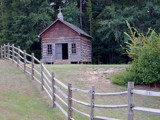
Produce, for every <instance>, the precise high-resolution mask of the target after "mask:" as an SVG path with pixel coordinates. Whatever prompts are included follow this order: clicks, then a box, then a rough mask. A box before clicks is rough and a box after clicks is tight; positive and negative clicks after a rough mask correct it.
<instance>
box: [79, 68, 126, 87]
mask: <svg viewBox="0 0 160 120" xmlns="http://www.w3.org/2000/svg"><path fill="white" fill-rule="evenodd" d="M123 71H125V68H109V69H104V68H87V70H86V72H85V73H83V74H84V76H85V79H84V78H79V80H80V81H87V82H89V83H88V84H87V83H86V85H85V86H86V87H90V86H92V85H95V84H96V83H98V82H101V83H102V84H111V80H110V79H109V78H107V77H106V76H110V75H113V74H114V73H120V72H123Z"/></svg>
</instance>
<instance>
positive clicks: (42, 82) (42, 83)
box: [41, 60, 44, 91]
mask: <svg viewBox="0 0 160 120" xmlns="http://www.w3.org/2000/svg"><path fill="white" fill-rule="evenodd" d="M42 64H43V60H41V89H42V91H43V90H44V88H43V85H44V81H43V65H42Z"/></svg>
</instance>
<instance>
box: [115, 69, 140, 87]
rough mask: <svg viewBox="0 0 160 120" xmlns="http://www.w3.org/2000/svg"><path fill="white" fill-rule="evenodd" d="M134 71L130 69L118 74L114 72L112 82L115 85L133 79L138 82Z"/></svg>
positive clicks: (126, 82)
mask: <svg viewBox="0 0 160 120" xmlns="http://www.w3.org/2000/svg"><path fill="white" fill-rule="evenodd" d="M137 77H138V76H136V73H134V72H131V71H128V70H127V71H126V72H121V73H119V74H114V76H113V79H112V82H113V83H114V84H117V85H127V84H128V82H131V81H134V82H135V84H138V83H137V81H136V79H137Z"/></svg>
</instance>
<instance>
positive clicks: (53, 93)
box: [52, 73, 56, 108]
mask: <svg viewBox="0 0 160 120" xmlns="http://www.w3.org/2000/svg"><path fill="white" fill-rule="evenodd" d="M54 85H55V80H54V73H52V98H53V100H52V101H53V108H55V107H56V104H55V101H56V96H55V93H56V91H55V87H54Z"/></svg>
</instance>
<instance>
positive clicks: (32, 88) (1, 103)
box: [0, 60, 160, 120]
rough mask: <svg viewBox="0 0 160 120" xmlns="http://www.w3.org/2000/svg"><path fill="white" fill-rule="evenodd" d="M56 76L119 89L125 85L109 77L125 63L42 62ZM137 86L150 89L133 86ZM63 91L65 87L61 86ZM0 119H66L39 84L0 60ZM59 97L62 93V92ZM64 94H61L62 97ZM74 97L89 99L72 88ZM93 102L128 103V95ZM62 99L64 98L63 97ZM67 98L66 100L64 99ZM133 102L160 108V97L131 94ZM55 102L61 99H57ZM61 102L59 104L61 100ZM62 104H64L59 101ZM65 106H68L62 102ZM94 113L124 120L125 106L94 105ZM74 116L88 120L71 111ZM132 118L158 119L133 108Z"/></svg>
mask: <svg viewBox="0 0 160 120" xmlns="http://www.w3.org/2000/svg"><path fill="white" fill-rule="evenodd" d="M45 66H46V67H47V69H48V70H49V71H50V72H51V73H52V72H54V73H55V76H56V78H58V79H59V80H61V81H62V82H63V83H65V84H66V85H67V84H68V83H72V86H73V87H76V88H80V89H86V90H89V89H91V86H95V90H96V92H120V91H125V90H127V88H126V87H122V86H117V85H114V84H112V83H111V81H110V78H111V77H112V76H113V74H114V73H119V72H123V71H125V68H127V67H128V65H47V64H46V65H45ZM136 88H138V89H149V90H159V89H150V88H148V87H143V86H136ZM62 90H63V91H64V92H65V93H66V94H67V91H66V90H64V89H62ZM0 91H1V92H0V120H1V119H2V120H6V119H7V120H23V119H24V120H50V119H52V120H64V119H67V118H66V117H65V116H64V115H63V114H62V113H61V112H60V110H59V109H58V108H57V107H56V108H55V109H52V108H51V102H50V100H49V98H48V96H47V95H46V94H45V93H44V92H41V91H40V85H38V84H37V82H35V81H32V80H31V77H30V76H28V75H25V74H24V73H23V72H22V71H21V70H19V69H17V67H16V65H12V63H7V62H6V61H2V60H1V61H0ZM61 97H62V96H61ZM62 98H63V97H62ZM73 98H75V99H77V100H81V101H84V102H88V103H89V102H90V96H89V95H87V94H82V93H78V92H73ZM95 99H96V100H95V103H96V104H100V105H121V104H127V96H119V97H96V98H95ZM64 100H65V99H64ZM65 101H66V102H67V100H65ZM134 101H135V105H136V106H140V107H142V106H143V107H152V108H158V109H159V108H160V98H158V97H146V96H139V95H135V96H134ZM57 102H58V103H60V102H59V101H58V99H57ZM61 105H62V104H61ZM62 106H63V105H62ZM73 107H75V108H77V109H78V110H80V111H83V112H86V113H88V114H90V109H89V108H87V107H84V106H82V105H78V104H75V103H73ZM63 108H64V109H65V110H67V108H66V107H65V106H63ZM95 115H96V116H105V117H110V118H117V119H121V120H127V109H95ZM73 118H74V119H75V120H88V119H87V118H85V117H83V116H82V115H79V114H77V113H75V112H73ZM135 120H160V117H159V116H156V115H150V114H146V113H139V112H135Z"/></svg>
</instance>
